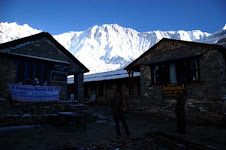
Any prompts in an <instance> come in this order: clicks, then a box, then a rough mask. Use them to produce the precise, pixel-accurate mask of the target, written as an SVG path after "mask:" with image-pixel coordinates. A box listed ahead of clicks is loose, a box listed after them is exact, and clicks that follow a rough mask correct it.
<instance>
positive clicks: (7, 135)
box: [0, 107, 226, 150]
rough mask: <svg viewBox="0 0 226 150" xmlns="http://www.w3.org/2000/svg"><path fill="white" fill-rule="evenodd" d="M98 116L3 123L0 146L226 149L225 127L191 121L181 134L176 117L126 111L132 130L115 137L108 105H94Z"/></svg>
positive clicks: (21, 149)
mask: <svg viewBox="0 0 226 150" xmlns="http://www.w3.org/2000/svg"><path fill="white" fill-rule="evenodd" d="M90 111H91V113H90V114H91V115H92V116H93V118H95V119H90V120H87V121H88V122H87V123H86V124H85V123H83V124H81V125H79V126H74V125H69V126H56V125H50V124H48V125H29V126H19V127H7V128H6V127H0V149H1V150H86V149H90V150H91V149H109V150H133V149H134V150H139V149H155V150H157V149H160V150H168V149H217V150H225V149H226V144H225V143H226V138H225V137H226V128H217V127H210V126H197V125H192V124H188V125H187V133H186V134H184V135H181V134H178V133H176V132H175V130H176V122H175V120H163V119H158V118H155V117H153V116H151V115H150V116H149V115H145V116H144V115H141V114H135V113H129V114H127V122H128V126H129V129H130V131H131V133H132V136H131V138H127V137H126V135H125V133H124V130H123V129H122V133H123V137H122V138H121V139H117V138H116V133H115V128H114V123H113V120H112V116H111V111H110V108H108V107H92V108H90Z"/></svg>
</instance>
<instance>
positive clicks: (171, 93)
mask: <svg viewBox="0 0 226 150" xmlns="http://www.w3.org/2000/svg"><path fill="white" fill-rule="evenodd" d="M183 91H185V85H184V84H179V83H178V84H165V85H162V97H163V98H176V97H177V94H178V93H183Z"/></svg>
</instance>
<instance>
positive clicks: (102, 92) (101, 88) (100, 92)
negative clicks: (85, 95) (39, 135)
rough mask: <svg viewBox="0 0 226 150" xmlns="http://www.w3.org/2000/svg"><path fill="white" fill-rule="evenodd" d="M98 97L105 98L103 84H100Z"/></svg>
mask: <svg viewBox="0 0 226 150" xmlns="http://www.w3.org/2000/svg"><path fill="white" fill-rule="evenodd" d="M98 91H99V93H98V96H104V85H103V84H99V87H98Z"/></svg>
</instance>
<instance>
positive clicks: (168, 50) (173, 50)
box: [135, 41, 226, 123]
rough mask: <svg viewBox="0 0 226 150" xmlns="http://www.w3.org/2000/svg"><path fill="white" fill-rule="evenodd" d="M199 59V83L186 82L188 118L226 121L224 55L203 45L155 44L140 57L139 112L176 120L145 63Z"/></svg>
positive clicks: (172, 101)
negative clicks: (187, 58) (153, 81)
mask: <svg viewBox="0 0 226 150" xmlns="http://www.w3.org/2000/svg"><path fill="white" fill-rule="evenodd" d="M197 53H201V54H202V55H201V56H200V58H199V67H200V81H199V82H197V83H185V86H186V98H187V104H186V109H187V118H188V119H189V120H192V121H195V122H196V121H197V122H201V121H204V122H211V123H214V122H216V121H220V122H225V117H226V116H225V114H224V113H223V110H224V109H225V105H224V103H225V100H223V99H222V98H224V97H225V96H226V69H225V58H224V54H223V53H222V52H221V51H220V50H218V49H217V48H216V47H215V46H209V45H205V44H197V43H189V42H180V41H167V42H162V43H160V44H158V45H157V46H156V47H155V48H154V49H152V50H151V51H149V53H146V55H144V56H142V57H141V58H140V59H139V60H138V61H136V62H135V64H137V65H139V66H140V73H141V75H140V84H141V96H142V98H141V99H140V101H139V103H138V105H139V106H140V107H139V109H140V110H144V111H149V112H154V113H158V114H159V115H160V116H168V117H175V114H174V108H175V103H176V102H175V100H174V99H163V97H162V85H152V83H151V71H150V67H149V66H148V65H144V64H146V63H148V62H155V61H163V60H166V59H172V58H178V57H184V56H191V55H195V54H197Z"/></svg>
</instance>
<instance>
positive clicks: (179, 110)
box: [175, 92, 186, 134]
mask: <svg viewBox="0 0 226 150" xmlns="http://www.w3.org/2000/svg"><path fill="white" fill-rule="evenodd" d="M176 101H177V103H176V108H175V114H176V117H177V132H178V133H181V134H185V133H186V118H185V103H186V102H185V98H184V92H182V93H178V94H177V98H176Z"/></svg>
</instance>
